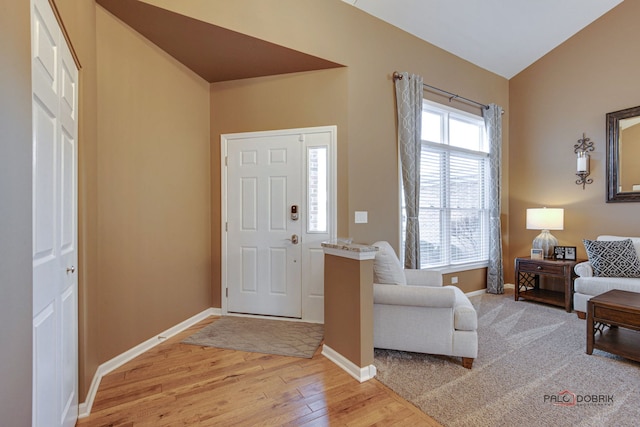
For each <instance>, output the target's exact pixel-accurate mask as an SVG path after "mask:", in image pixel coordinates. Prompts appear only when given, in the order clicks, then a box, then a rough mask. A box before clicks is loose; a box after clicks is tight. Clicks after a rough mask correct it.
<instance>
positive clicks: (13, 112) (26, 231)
mask: <svg viewBox="0 0 640 427" xmlns="http://www.w3.org/2000/svg"><path fill="white" fill-rule="evenodd" d="M0 9H1V12H0V37H1V38H2V43H0V70H2V72H1V74H0V75H1V77H0V129H2V137H1V138H0V141H1V142H0V147H2V148H1V151H2V155H0V324H1V325H2V327H0V343H1V344H0V378H1V380H0V420H3V421H2V422H3V423H4V422H9V421H10V422H11V424H12V425H15V426H30V425H31V319H32V305H31V301H32V286H31V276H32V263H31V157H32V151H31V56H30V53H31V45H30V43H31V42H30V40H31V36H30V23H29V19H30V18H29V17H30V13H29V2H25V1H19V2H4V3H3V4H2V7H1V8H0Z"/></svg>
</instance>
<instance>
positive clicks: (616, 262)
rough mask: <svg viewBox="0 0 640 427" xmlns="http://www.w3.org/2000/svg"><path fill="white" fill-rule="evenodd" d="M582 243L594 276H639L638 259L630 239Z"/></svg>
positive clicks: (585, 241)
mask: <svg viewBox="0 0 640 427" xmlns="http://www.w3.org/2000/svg"><path fill="white" fill-rule="evenodd" d="M583 243H584V247H585V249H586V250H587V256H588V257H589V262H590V263H591V266H592V267H593V275H594V277H640V260H638V254H637V253H636V250H635V248H634V247H633V243H632V242H631V239H625V240H617V241H601V240H583Z"/></svg>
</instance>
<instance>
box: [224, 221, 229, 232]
mask: <svg viewBox="0 0 640 427" xmlns="http://www.w3.org/2000/svg"><path fill="white" fill-rule="evenodd" d="M224 231H229V223H228V222H225V223H224Z"/></svg>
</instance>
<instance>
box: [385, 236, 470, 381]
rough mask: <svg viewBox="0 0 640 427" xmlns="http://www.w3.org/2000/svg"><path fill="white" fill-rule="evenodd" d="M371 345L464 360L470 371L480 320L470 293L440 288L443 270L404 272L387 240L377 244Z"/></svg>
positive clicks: (445, 287) (454, 288)
mask: <svg viewBox="0 0 640 427" xmlns="http://www.w3.org/2000/svg"><path fill="white" fill-rule="evenodd" d="M373 246H377V247H378V248H379V251H378V252H377V254H376V259H375V261H374V279H373V281H374V284H373V346H374V347H376V348H385V349H393V350H402V351H412V352H416V353H428V354H441V355H447V356H456V357H461V358H462V364H463V366H464V367H465V368H468V369H471V366H472V365H473V360H474V359H475V358H476V357H477V355H478V334H477V327H478V320H477V315H476V310H475V309H474V307H473V305H472V304H471V302H470V301H469V299H468V298H467V296H466V295H465V294H464V293H463V292H462V291H461V290H460V289H458V288H457V287H455V286H442V274H441V273H439V272H436V271H428V270H405V269H403V267H402V264H400V261H399V260H398V257H397V256H396V254H395V252H394V250H393V248H392V247H391V245H389V243H387V242H384V241H380V242H376V243H374V244H373Z"/></svg>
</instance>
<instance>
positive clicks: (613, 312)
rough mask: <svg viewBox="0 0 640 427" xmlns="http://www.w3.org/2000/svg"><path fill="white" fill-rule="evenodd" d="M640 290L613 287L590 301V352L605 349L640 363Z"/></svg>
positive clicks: (588, 312) (588, 335)
mask: <svg viewBox="0 0 640 427" xmlns="http://www.w3.org/2000/svg"><path fill="white" fill-rule="evenodd" d="M638 331H640V293H636V292H628V291H620V290H613V291H609V292H605V293H604V294H600V295H597V296H595V297H593V298H591V299H590V300H589V301H588V302H587V354H592V353H593V349H594V348H597V349H599V350H604V351H606V352H609V353H613V354H617V355H619V356H622V357H626V358H627V359H631V360H635V361H636V362H640V332H638Z"/></svg>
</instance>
